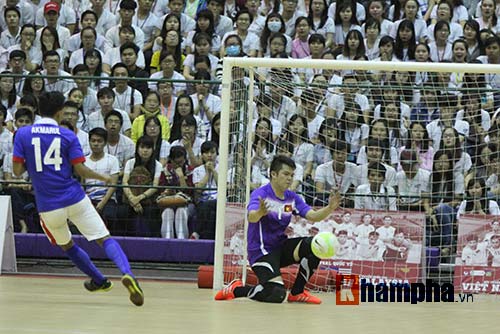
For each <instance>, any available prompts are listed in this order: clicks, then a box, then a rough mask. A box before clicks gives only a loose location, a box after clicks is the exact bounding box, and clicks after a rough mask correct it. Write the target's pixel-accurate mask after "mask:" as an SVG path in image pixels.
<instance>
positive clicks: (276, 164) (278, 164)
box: [269, 155, 296, 176]
mask: <svg viewBox="0 0 500 334" xmlns="http://www.w3.org/2000/svg"><path fill="white" fill-rule="evenodd" d="M283 165H285V166H288V167H290V168H292V169H293V170H295V168H296V165H295V161H293V160H292V158H289V157H286V156H284V155H276V156H274V159H273V161H272V162H271V167H270V168H269V176H271V173H272V172H276V173H279V171H280V170H281V169H283Z"/></svg>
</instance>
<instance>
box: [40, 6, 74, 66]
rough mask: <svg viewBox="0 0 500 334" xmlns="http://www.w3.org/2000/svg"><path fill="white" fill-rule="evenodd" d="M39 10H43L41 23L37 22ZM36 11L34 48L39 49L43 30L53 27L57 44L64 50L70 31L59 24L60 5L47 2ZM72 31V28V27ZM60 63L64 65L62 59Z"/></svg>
mask: <svg viewBox="0 0 500 334" xmlns="http://www.w3.org/2000/svg"><path fill="white" fill-rule="evenodd" d="M40 9H42V10H43V21H42V20H39V17H38V15H39V13H40ZM40 9H39V10H38V11H37V20H36V23H35V25H36V26H37V28H38V29H37V31H36V39H35V46H36V47H38V48H41V44H42V41H41V36H42V30H43V28H45V27H46V26H47V27H53V28H55V29H56V31H57V35H58V38H59V44H60V47H61V48H62V49H65V47H64V43H66V41H67V40H68V39H69V38H70V36H71V31H70V30H69V29H68V28H66V27H65V26H63V25H62V24H61V20H62V19H61V13H62V12H61V5H60V4H59V3H57V2H55V1H50V2H47V3H46V4H45V5H44V6H43V8H40ZM73 14H74V12H73ZM73 29H74V27H73ZM61 63H64V59H61Z"/></svg>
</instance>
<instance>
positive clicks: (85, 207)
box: [69, 197, 144, 306]
mask: <svg viewBox="0 0 500 334" xmlns="http://www.w3.org/2000/svg"><path fill="white" fill-rule="evenodd" d="M69 208H71V209H70V210H69V216H70V219H71V221H72V222H73V223H74V224H75V225H76V227H77V228H78V230H79V231H80V232H81V233H82V234H83V235H84V236H85V237H86V238H87V240H95V241H96V242H97V244H98V245H99V246H101V247H102V248H103V249H104V252H105V253H106V255H107V257H108V258H109V259H110V260H111V261H113V262H114V263H115V265H116V266H117V267H118V269H119V270H120V271H121V272H122V274H123V276H122V284H123V285H124V286H125V288H126V289H127V290H128V292H129V294H130V301H131V302H132V303H133V304H134V305H136V306H141V305H143V304H144V293H143V292H142V289H141V287H140V286H139V283H138V282H137V280H136V279H135V277H134V274H133V273H132V270H131V268H130V264H129V262H128V258H127V256H126V255H125V253H124V252H123V250H122V248H121V246H120V245H119V244H118V242H117V241H116V240H115V239H113V238H111V237H110V235H109V231H108V229H107V228H106V225H105V224H104V222H103V221H102V219H101V217H100V216H99V214H98V213H97V211H96V210H95V208H94V207H93V206H92V203H91V202H90V200H89V199H88V198H87V197H86V198H85V199H84V200H82V201H81V202H79V203H77V204H75V205H72V206H71V207H69Z"/></svg>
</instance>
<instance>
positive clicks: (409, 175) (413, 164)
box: [396, 150, 430, 211]
mask: <svg viewBox="0 0 500 334" xmlns="http://www.w3.org/2000/svg"><path fill="white" fill-rule="evenodd" d="M400 164H401V167H402V170H401V171H400V172H398V173H397V175H396V179H397V184H398V195H400V196H401V198H398V208H399V210H411V211H423V210H422V206H423V201H424V200H423V199H422V196H424V195H426V194H428V193H429V192H430V187H429V179H430V172H429V171H427V170H424V169H422V168H420V164H419V163H418V161H417V153H416V152H415V151H412V150H404V151H403V152H401V156H400Z"/></svg>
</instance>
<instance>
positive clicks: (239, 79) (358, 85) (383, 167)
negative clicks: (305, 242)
mask: <svg viewBox="0 0 500 334" xmlns="http://www.w3.org/2000/svg"><path fill="white" fill-rule="evenodd" d="M499 78H500V66H496V65H482V64H452V63H416V62H415V63H406V62H367V61H336V60H304V59H302V60H292V59H276V58H275V59H270V58H263V59H255V58H225V59H224V70H223V79H222V114H221V130H220V135H221V136H220V138H221V139H220V159H219V160H220V161H219V180H227V183H226V182H219V186H218V199H217V201H218V203H217V228H216V246H215V266H214V282H213V283H214V288H215V289H220V288H221V287H222V286H223V284H226V283H228V282H229V281H231V280H233V279H234V278H237V277H239V278H243V279H244V280H245V281H246V282H247V283H248V284H255V283H256V278H255V276H254V275H253V274H252V271H251V268H250V266H249V265H248V259H247V254H246V231H247V227H248V222H247V220H246V218H247V217H246V209H245V208H246V205H247V204H248V201H249V197H250V194H251V191H252V190H253V189H255V188H257V187H260V186H262V185H265V184H267V183H268V182H269V166H270V163H271V161H272V158H273V157H274V156H275V155H277V154H281V155H287V156H289V157H291V158H292V159H293V160H294V161H295V163H296V165H297V168H296V170H295V175H294V182H293V184H292V186H291V188H292V190H294V191H295V192H297V193H298V194H300V195H301V196H302V198H303V199H304V201H305V202H306V203H307V204H309V205H311V206H312V207H322V206H325V205H327V202H328V195H329V193H330V191H331V189H332V188H337V189H339V191H340V193H341V195H342V205H341V208H339V209H338V210H336V211H335V212H332V214H331V215H330V216H329V217H328V218H327V219H325V220H324V221H321V222H316V223H312V222H309V221H307V220H306V219H304V218H301V217H299V216H294V218H292V221H291V223H290V225H289V226H288V228H287V230H286V233H287V235H288V237H290V238H292V237H303V236H313V235H315V234H316V233H318V232H322V231H331V232H333V233H335V235H336V236H337V240H338V242H337V244H336V245H335V250H336V254H335V255H334V257H333V258H331V259H323V260H322V261H321V264H320V266H319V268H318V270H317V271H316V273H315V274H314V276H313V277H312V278H311V280H310V282H309V285H308V288H310V289H312V290H318V291H331V290H333V289H335V284H336V280H337V278H338V277H339V276H338V275H342V274H354V275H359V276H360V278H365V279H367V280H368V281H369V282H371V283H374V284H378V283H395V282H398V283H417V282H422V281H425V280H426V279H433V280H434V281H436V282H438V283H453V285H454V289H455V292H467V293H472V292H485V293H500V222H499V214H500V211H499V209H498V199H499V197H500V187H499V178H498V176H499V175H500V158H499V149H498V147H499V146H500V116H499V110H500V109H499V108H500V90H499V89H498V88H499V87H500V80H499ZM296 272H297V268H296V267H293V266H292V267H289V268H283V270H282V274H283V278H284V280H285V283H286V284H287V285H290V284H291V283H292V282H293V280H294V277H295V275H296Z"/></svg>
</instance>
